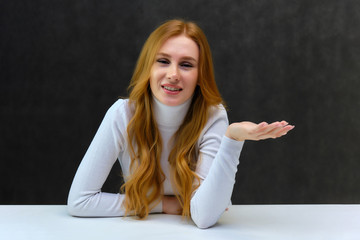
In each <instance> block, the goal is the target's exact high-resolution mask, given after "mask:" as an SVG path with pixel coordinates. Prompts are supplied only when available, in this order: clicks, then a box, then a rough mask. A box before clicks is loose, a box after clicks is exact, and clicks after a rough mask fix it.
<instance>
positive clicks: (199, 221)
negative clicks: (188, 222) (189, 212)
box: [192, 217, 216, 229]
mask: <svg viewBox="0 0 360 240" xmlns="http://www.w3.org/2000/svg"><path fill="white" fill-rule="evenodd" d="M192 220H193V222H194V223H195V225H196V226H197V227H198V228H200V229H206V228H210V227H212V226H213V225H215V223H216V221H213V220H211V219H209V218H205V217H197V218H194V217H193V218H192Z"/></svg>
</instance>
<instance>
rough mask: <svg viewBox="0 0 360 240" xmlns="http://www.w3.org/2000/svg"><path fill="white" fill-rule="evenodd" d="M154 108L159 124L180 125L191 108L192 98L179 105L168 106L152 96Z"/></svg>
mask: <svg viewBox="0 0 360 240" xmlns="http://www.w3.org/2000/svg"><path fill="white" fill-rule="evenodd" d="M152 99H153V100H152V103H153V110H154V115H155V119H156V122H157V124H158V125H161V126H167V127H179V126H180V125H181V123H182V122H183V120H184V118H185V116H186V113H187V112H188V110H189V107H190V104H191V100H192V98H190V99H188V100H187V101H186V102H184V103H183V104H181V105H178V106H167V105H165V104H163V103H161V102H160V101H159V100H157V99H156V98H155V97H154V96H152Z"/></svg>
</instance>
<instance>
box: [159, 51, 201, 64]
mask: <svg viewBox="0 0 360 240" xmlns="http://www.w3.org/2000/svg"><path fill="white" fill-rule="evenodd" d="M157 56H158V57H160V56H161V57H166V58H171V55H169V54H167V53H158V54H157ZM181 59H183V60H188V61H194V62H197V60H196V59H195V58H193V57H190V56H185V57H182V58H181Z"/></svg>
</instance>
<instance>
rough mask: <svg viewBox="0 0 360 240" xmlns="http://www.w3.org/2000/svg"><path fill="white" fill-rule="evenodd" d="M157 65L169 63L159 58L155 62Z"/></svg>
mask: <svg viewBox="0 0 360 240" xmlns="http://www.w3.org/2000/svg"><path fill="white" fill-rule="evenodd" d="M156 61H157V62H158V63H161V64H169V63H170V62H169V61H168V60H167V59H163V58H160V59H158V60H156Z"/></svg>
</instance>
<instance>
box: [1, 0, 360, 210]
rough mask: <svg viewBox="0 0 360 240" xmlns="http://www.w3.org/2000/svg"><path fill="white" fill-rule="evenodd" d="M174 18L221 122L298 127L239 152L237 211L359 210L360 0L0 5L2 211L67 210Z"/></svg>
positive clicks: (8, 1) (19, 0) (115, 183)
mask: <svg viewBox="0 0 360 240" xmlns="http://www.w3.org/2000/svg"><path fill="white" fill-rule="evenodd" d="M171 18H185V19H189V20H194V21H196V22H197V23H198V24H199V25H200V26H201V27H202V28H203V30H204V32H205V33H206V35H207V37H208V40H209V42H210V45H211V48H212V51H213V57H214V63H215V73H216V79H217V83H218V86H219V88H220V91H221V93H222V95H223V97H224V99H225V101H226V103H227V105H228V107H229V119H230V121H231V122H233V121H243V120H249V121H254V122H260V121H268V122H271V121H276V120H283V119H285V120H287V121H289V122H290V123H291V124H294V125H296V128H295V129H294V131H293V132H291V133H289V134H288V135H287V136H285V137H284V138H281V139H278V140H267V141H260V142H246V143H245V145H244V148H243V152H242V155H241V157H240V162H241V163H240V165H239V170H238V174H237V181H236V185H235V190H234V193H233V199H232V200H233V203H235V204H260V203H264V204H267V203H360V177H359V170H360V161H359V156H360V154H359V153H360V150H359V140H360V139H359V138H360V137H359V133H360V128H359V124H360V120H359V117H360V114H359V109H360V108H359V106H360V96H359V93H358V90H359V87H360V81H359V76H360V48H359V46H360V1H356V0H338V1H335V0H327V1H323V0H322V1H310V0H305V1H289V0H258V1H234V0H233V1H231V0H226V1H224V0H223V1H214V0H209V1H205V0H197V1H188V0H183V1H160V0H157V1H145V0H144V1H140V0H132V1H115V0H109V1H93V0H92V1H80V0H77V1H70V0H62V1H56V0H42V1H39V0H35V1H24V0H0V80H1V85H0V121H1V124H0V160H1V164H0V191H1V192H0V203H1V204H64V203H65V202H66V198H67V194H68V190H69V187H70V184H71V181H72V178H73V176H74V174H75V172H76V169H77V166H78V164H79V163H80V161H81V159H82V157H83V155H84V153H85V151H86V149H87V147H88V146H89V144H90V142H91V140H92V138H93V136H94V134H95V132H96V130H97V128H98V126H99V124H100V122H101V120H102V118H103V116H104V114H105V112H106V110H107V109H108V107H109V106H110V105H111V104H112V103H113V102H114V101H116V99H117V98H118V97H119V96H126V95H127V91H126V88H127V85H128V83H129V80H130V78H131V75H132V71H133V69H134V66H135V62H136V59H137V57H138V54H139V52H140V49H141V47H142V44H143V43H144V41H145V39H146V38H147V36H148V35H149V34H150V32H151V31H152V30H153V29H154V28H155V27H156V26H158V25H159V24H160V23H162V22H163V21H165V20H167V19H171ZM119 171H120V169H119V166H118V165H115V167H114V169H113V171H112V173H111V175H110V176H109V179H108V181H107V182H106V184H105V186H104V190H107V191H117V190H118V188H119V187H120V185H121V182H120V177H119Z"/></svg>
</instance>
